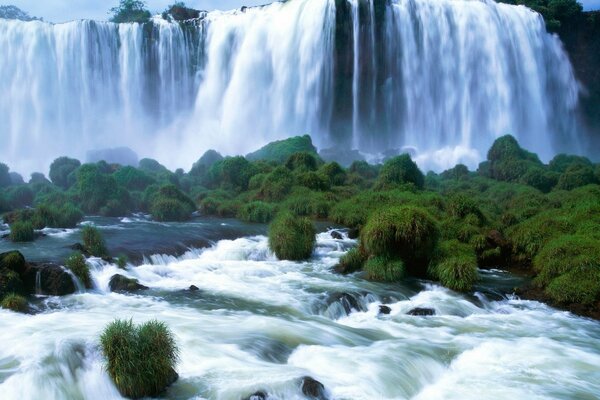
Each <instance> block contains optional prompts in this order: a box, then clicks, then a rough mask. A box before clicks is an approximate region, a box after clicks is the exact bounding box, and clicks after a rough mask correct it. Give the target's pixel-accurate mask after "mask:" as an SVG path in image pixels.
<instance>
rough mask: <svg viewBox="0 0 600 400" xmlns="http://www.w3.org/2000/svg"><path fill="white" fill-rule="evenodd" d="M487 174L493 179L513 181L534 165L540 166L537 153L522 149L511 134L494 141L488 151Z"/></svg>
mask: <svg viewBox="0 0 600 400" xmlns="http://www.w3.org/2000/svg"><path fill="white" fill-rule="evenodd" d="M487 159H488V161H489V176H490V177H491V178H493V179H497V180H500V181H507V182H515V181H517V180H519V178H520V177H522V176H523V175H525V174H526V172H527V171H528V170H529V169H530V168H532V167H534V166H542V163H541V162H540V160H539V158H538V157H537V155H535V154H533V153H530V152H528V151H527V150H524V149H522V148H521V146H519V143H518V142H517V140H516V139H515V138H514V137H513V136H511V135H505V136H502V137H500V138H498V139H496V140H495V141H494V144H493V145H492V147H491V148H490V150H489V151H488V155H487Z"/></svg>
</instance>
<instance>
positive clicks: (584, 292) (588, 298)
mask: <svg viewBox="0 0 600 400" xmlns="http://www.w3.org/2000/svg"><path fill="white" fill-rule="evenodd" d="M546 294H547V295H549V296H550V297H551V298H552V299H553V300H554V301H557V302H560V303H581V304H584V305H591V304H594V303H596V302H597V301H598V300H600V266H599V265H598V264H596V265H595V266H580V267H576V268H573V269H572V270H570V271H569V272H567V273H565V274H563V275H561V276H559V277H558V278H556V279H554V280H552V282H550V284H549V285H548V287H547V288H546Z"/></svg>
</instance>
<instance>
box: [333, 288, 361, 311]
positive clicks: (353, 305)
mask: <svg viewBox="0 0 600 400" xmlns="http://www.w3.org/2000/svg"><path fill="white" fill-rule="evenodd" d="M357 297H358V295H355V294H351V293H333V294H331V295H330V296H329V299H328V300H327V303H328V304H333V303H340V304H341V306H342V307H343V308H344V311H346V313H347V314H349V313H350V312H352V310H356V311H366V309H365V308H364V307H362V305H361V303H360V301H358V299H357Z"/></svg>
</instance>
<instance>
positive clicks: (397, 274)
mask: <svg viewBox="0 0 600 400" xmlns="http://www.w3.org/2000/svg"><path fill="white" fill-rule="evenodd" d="M364 271H365V272H366V275H367V279H370V280H373V281H381V282H398V281H400V280H402V278H404V275H405V273H406V270H405V268H404V263H403V262H402V260H400V259H397V258H389V257H387V256H375V257H371V258H369V259H368V260H367V262H366V263H365V266H364Z"/></svg>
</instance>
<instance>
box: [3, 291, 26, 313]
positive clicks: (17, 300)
mask: <svg viewBox="0 0 600 400" xmlns="http://www.w3.org/2000/svg"><path fill="white" fill-rule="evenodd" d="M0 306H1V307H2V308H4V309H6V310H10V311H14V312H19V313H25V312H27V310H28V309H29V304H28V303H27V299H26V298H25V297H23V296H21V295H18V294H15V293H10V294H8V295H7V296H5V297H4V299H3V300H2V303H0Z"/></svg>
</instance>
